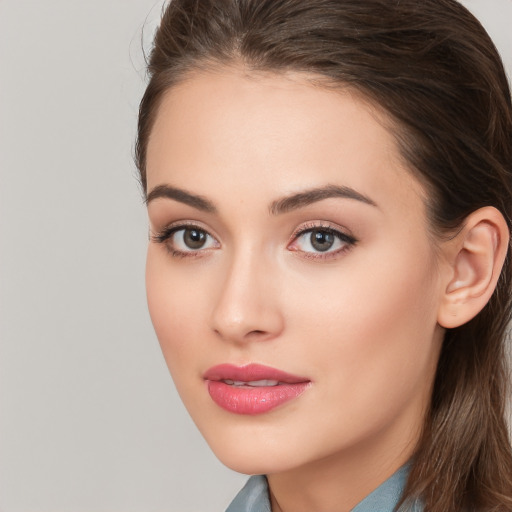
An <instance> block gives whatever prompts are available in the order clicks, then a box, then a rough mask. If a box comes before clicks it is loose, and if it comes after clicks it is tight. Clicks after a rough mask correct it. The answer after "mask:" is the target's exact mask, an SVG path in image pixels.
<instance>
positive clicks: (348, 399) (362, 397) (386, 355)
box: [290, 249, 438, 417]
mask: <svg viewBox="0 0 512 512" xmlns="http://www.w3.org/2000/svg"><path fill="white" fill-rule="evenodd" d="M392 255H393V256H394V257H393V258H392V257H391V256H392ZM352 262H354V263H352ZM346 263H347V265H346V268H345V269H344V270H343V271H340V277H339V280H336V279H332V276H331V279H327V277H328V276H326V278H325V281H323V278H320V279H318V280H317V281H316V286H315V289H316V290H322V292H317V293H315V292H313V293H310V294H309V295H308V308H307V314H306V315H305V306H304V301H305V299H304V294H299V293H292V294H290V300H291V301H293V309H294V313H293V317H294V321H293V322H291V323H295V324H296V325H301V326H302V329H301V332H302V334H301V336H302V337H303V338H305V339H309V340H310V345H309V346H308V347H306V348H307V351H308V353H307V354H306V353H304V354H303V358H307V359H306V360H308V361H309V362H310V363H311V365H312V366H311V368H312V370H313V371H314V372H315V374H316V375H318V382H319V384H322V385H325V391H326V393H328V394H329V395H330V396H332V399H333V401H335V402H337V403H345V404H351V407H350V408H348V409H351V412H352V413H355V412H356V409H357V410H360V412H361V414H367V412H368V408H369V407H371V408H372V409H374V410H375V411H376V413H377V412H378V413H379V414H392V413H393V411H395V412H396V408H398V407H400V406H403V404H404V402H405V401H406V400H409V399H411V397H414V396H418V394H422V393H426V392H427V389H428V387H429V383H430V381H431V378H432V376H433V373H434V371H435V363H436V360H437V350H438V348H437V337H436V329H437V322H436V316H437V303H436V290H437V282H436V270H435V269H436V267H435V262H434V260H433V258H432V257H431V255H430V252H429V251H427V250H423V251H422V250H419V249H418V250H416V251H413V250H411V251H409V252H404V251H400V254H397V252H396V251H395V250H391V249H390V250H389V251H383V252H381V253H380V257H379V258H378V259H374V257H373V255H372V258H366V257H364V256H363V255H362V253H360V255H359V257H358V259H357V260H356V259H355V258H354V259H353V260H350V261H349V259H347V260H346ZM293 297H295V298H293ZM336 394H337V395H338V396H335V395H336ZM348 409H347V408H345V410H348ZM386 411H387V412H386ZM339 413H340V414H341V413H342V410H341V409H340V410H339ZM335 414H338V413H335ZM356 416H357V417H359V416H360V415H358V414H355V415H354V417H356Z"/></svg>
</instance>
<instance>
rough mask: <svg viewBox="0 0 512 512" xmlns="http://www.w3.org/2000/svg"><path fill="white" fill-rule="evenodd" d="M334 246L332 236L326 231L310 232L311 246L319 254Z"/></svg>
mask: <svg viewBox="0 0 512 512" xmlns="http://www.w3.org/2000/svg"><path fill="white" fill-rule="evenodd" d="M333 244H334V235H333V234H332V233H329V232H328V231H317V230H315V231H312V232H311V245H312V246H313V247H314V248H315V249H316V250H317V251H320V252H324V251H327V250H328V249H330V248H331V247H332V245H333Z"/></svg>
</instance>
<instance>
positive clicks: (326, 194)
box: [270, 185, 377, 215]
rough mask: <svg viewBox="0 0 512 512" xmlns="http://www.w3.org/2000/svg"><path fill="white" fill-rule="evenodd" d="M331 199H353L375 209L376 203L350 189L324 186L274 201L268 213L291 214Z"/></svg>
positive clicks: (338, 186)
mask: <svg viewBox="0 0 512 512" xmlns="http://www.w3.org/2000/svg"><path fill="white" fill-rule="evenodd" d="M332 197H341V198H344V199H355V200H356V201H360V202H362V203H365V204H368V205H370V206H375V207H377V203H375V201H373V200H372V199H370V198H369V197H367V196H365V195H363V194H361V193H360V192H357V190H354V189H353V188H350V187H345V186H340V185H326V186H325V187H319V188H313V189H310V190H305V191H303V192H299V193H297V194H293V195H291V196H287V197H284V198H282V199H278V200H277V201H274V202H273V203H272V204H271V205H270V213H272V214H273V215H279V214H282V213H287V212H291V211H293V210H297V209H299V208H303V207H305V206H308V205H310V204H312V203H316V202H318V201H323V200H324V199H330V198H332Z"/></svg>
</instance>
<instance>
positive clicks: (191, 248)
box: [151, 223, 220, 258]
mask: <svg viewBox="0 0 512 512" xmlns="http://www.w3.org/2000/svg"><path fill="white" fill-rule="evenodd" d="M151 240H152V241H153V242H155V243H159V244H165V246H166V247H167V249H168V251H169V253H170V254H171V256H173V257H175V258H180V257H181V258H186V257H197V256H202V255H204V253H205V252H206V251H209V250H210V249H217V248H219V247H220V243H219V242H218V241H217V240H216V239H215V238H214V237H213V236H212V235H211V234H210V233H208V231H207V230H206V229H204V228H202V227H200V226H197V225H195V224H183V223H181V224H179V225H171V226H168V227H166V228H164V229H163V230H162V231H160V232H158V233H155V234H152V235H151Z"/></svg>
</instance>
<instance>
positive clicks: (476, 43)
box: [136, 0, 512, 512]
mask: <svg viewBox="0 0 512 512" xmlns="http://www.w3.org/2000/svg"><path fill="white" fill-rule="evenodd" d="M240 62H242V63H243V64H244V66H246V67H247V68H248V69H252V70H265V71H272V72H277V73H279V72H282V71H285V70H294V71H304V72H308V73H314V74H315V75H316V76H318V78H319V83H321V84H323V85H325V86H326V87H352V88H355V89H357V90H358V91H359V92H360V93H363V94H364V95H365V96H366V97H367V98H368V99H369V100H371V101H373V102H374V103H376V104H377V105H380V106H381V107H382V108H383V109H384V110H385V111H387V113H388V115H389V118H390V119H391V120H392V125H393V131H394V133H395V136H396V138H397V141H398V144H399V147H400V150H401V153H402V156H403V157H404V159H405V160H406V161H407V162H408V164H409V165H408V166H409V168H410V169H411V172H413V173H415V175H416V176H417V177H418V178H419V179H420V180H421V181H422V183H424V185H425V186H426V187H427V189H428V191H429V204H428V205H427V207H428V212H429V216H430V220H431V225H432V228H433V230H434V231H435V233H436V234H437V235H438V236H443V234H446V233H448V232H451V231H452V230H453V229H455V228H457V227H458V226H460V225H461V224H462V223H463V221H464V218H465V217H466V216H467V215H468V214H469V213H471V212H472V211H474V210H476V209H478V208H480V207H483V206H494V207H496V208H497V209H499V210H500V211H501V212H502V214H503V215H504V217H505V219H506V221H507V223H508V225H509V228H511V226H512V106H511V97H510V89H509V86H508V83H507V79H506V75H505V72H504V69H503V65H502V62H501V60H500V57H499V55H498V52H497V51H496V48H495V47H494V45H493V43H492V41H491V39H490V38H489V36H488V35H487V33H486V32H485V30H484V29H483V27H482V26H481V25H480V23H479V22H478V21H477V20H476V19H475V18H474V17H473V16H472V15H471V14H470V13H469V11H467V10H466V9H465V8H464V7H462V6H461V5H460V4H459V3H458V2H456V1H455V0H173V1H172V2H171V3H170V4H169V5H168V7H167V9H166V10H165V12H164V14H163V18H162V22H161V26H160V28H159V29H158V31H157V33H156V36H155V40H154V47H153V49H152V51H151V55H150V60H149V66H148V70H149V77H150V81H149V84H148V87H147V90H146V92H145V94H144V97H143V99H142V102H141V105H140V116H139V126H138V129H139V132H138V140H137V146H136V161H137V165H138V168H139V170H140V177H141V183H142V186H143V188H144V190H145V191H146V169H145V162H146V149H147V145H148V139H149V137H150V134H151V129H152V126H153V123H154V119H155V116H156V113H157V110H158V106H159V103H160V101H161V99H162V96H163V94H164V93H165V92H166V91H167V90H168V89H169V88H170V87H172V86H173V85H174V84H176V83H178V82H179V81H181V80H183V79H185V78H186V76H187V74H188V73H190V72H191V71H194V70H198V69H204V68H206V69H207V68H209V67H211V66H214V67H215V66H226V65H232V64H236V63H240ZM511 287H512V265H511V250H510V247H509V251H508V255H507V258H506V261H505V265H504V268H503V270H502V273H501V276H500V279H499V282H498V285H497V288H496V290H495V293H494V295H493V296H492V298H491V300H490V302H489V303H488V304H487V306H486V307H485V308H484V309H483V310H482V311H481V312H480V314H479V315H477V316H476V317H475V318H474V319H473V320H471V321H470V322H468V323H467V324H465V325H463V326H461V327H459V328H455V329H452V330H448V331H447V332H446V336H445V339H444V343H443V348H442V351H441V355H440V359H439V364H438V370H437V374H436V379H435V383H434V389H433V395H432V400H431V405H430V409H429V411H428V413H427V417H426V418H425V426H424V430H423V434H422V437H421V439H420V441H419V444H418V446H417V448H416V452H415V456H414V458H413V461H412V469H411V472H410V475H409V479H408V483H407V487H406V489H405V492H404V498H403V502H404V504H405V506H406V504H407V502H408V500H409V499H414V498H416V497H420V498H421V500H422V501H423V503H424V505H425V511H426V512H452V511H453V512H455V511H462V510H467V511H472V510H479V511H496V512H498V511H511V510H512V452H511V447H510V440H509V434H508V430H507V423H506V419H505V406H506V397H507V392H508V390H507V384H508V379H509V375H508V372H507V366H506V354H505V352H506V351H505V341H506V329H507V323H508V321H509V320H510V313H511V301H512V298H511V295H512V289H511Z"/></svg>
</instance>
